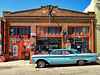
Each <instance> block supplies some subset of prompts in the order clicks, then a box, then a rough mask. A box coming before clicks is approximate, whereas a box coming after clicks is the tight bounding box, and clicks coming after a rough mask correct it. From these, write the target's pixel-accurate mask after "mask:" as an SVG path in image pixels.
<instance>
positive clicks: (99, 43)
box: [95, 0, 100, 53]
mask: <svg viewBox="0 0 100 75" xmlns="http://www.w3.org/2000/svg"><path fill="white" fill-rule="evenodd" d="M96 3H100V0H95V16H96V19H95V50H96V51H97V53H100V26H99V25H100V6H96Z"/></svg>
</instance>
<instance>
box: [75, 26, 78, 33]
mask: <svg viewBox="0 0 100 75" xmlns="http://www.w3.org/2000/svg"><path fill="white" fill-rule="evenodd" d="M75 34H76V35H78V27H75Z"/></svg>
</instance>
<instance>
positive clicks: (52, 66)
mask: <svg viewBox="0 0 100 75" xmlns="http://www.w3.org/2000/svg"><path fill="white" fill-rule="evenodd" d="M92 65H100V64H99V63H86V64H85V65H84V66H92ZM76 66H78V65H76V64H67V65H46V66H45V68H48V69H49V68H51V69H53V68H60V67H76ZM36 68H38V67H36Z"/></svg>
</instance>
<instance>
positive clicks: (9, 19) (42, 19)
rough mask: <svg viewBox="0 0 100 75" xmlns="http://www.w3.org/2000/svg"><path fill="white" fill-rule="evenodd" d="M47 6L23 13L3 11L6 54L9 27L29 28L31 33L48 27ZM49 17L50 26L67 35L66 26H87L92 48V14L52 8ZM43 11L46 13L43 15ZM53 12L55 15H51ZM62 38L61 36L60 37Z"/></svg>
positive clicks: (34, 39)
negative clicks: (60, 28)
mask: <svg viewBox="0 0 100 75" xmlns="http://www.w3.org/2000/svg"><path fill="white" fill-rule="evenodd" d="M48 8H49V5H47V6H41V8H37V9H30V10H24V11H17V12H11V11H4V12H3V19H6V53H8V35H9V34H8V32H9V29H8V28H9V27H12V26H31V32H36V26H47V25H49V16H48V13H49V10H48ZM50 8H51V16H50V20H51V21H50V22H51V23H50V25H51V26H62V31H66V33H68V28H67V26H89V27H90V39H89V40H90V50H91V48H92V27H91V20H94V18H95V15H94V13H83V12H78V11H73V10H67V9H61V8H58V6H52V5H50ZM43 11H46V12H45V13H43ZM53 11H55V13H52V12H53ZM62 36H63V35H62ZM66 40H67V39H63V43H62V45H63V48H65V43H66V42H65V41H66ZM31 41H34V42H35V45H36V37H31Z"/></svg>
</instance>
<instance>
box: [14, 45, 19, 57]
mask: <svg viewBox="0 0 100 75" xmlns="http://www.w3.org/2000/svg"><path fill="white" fill-rule="evenodd" d="M13 56H18V45H14V46H13Z"/></svg>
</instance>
